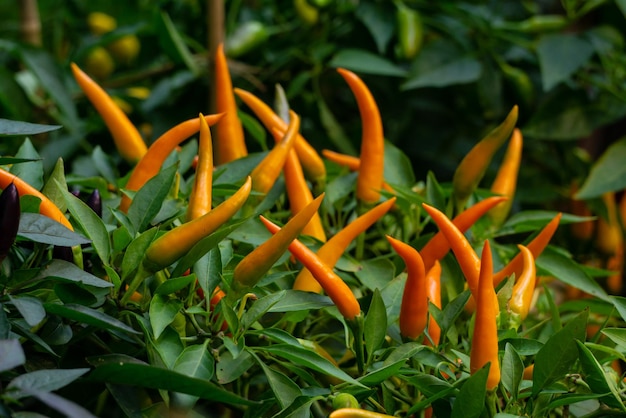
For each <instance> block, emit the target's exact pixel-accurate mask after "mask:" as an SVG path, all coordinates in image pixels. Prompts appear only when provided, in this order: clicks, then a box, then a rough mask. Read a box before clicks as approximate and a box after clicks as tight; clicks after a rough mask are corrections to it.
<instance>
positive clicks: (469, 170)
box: [452, 105, 518, 212]
mask: <svg viewBox="0 0 626 418" xmlns="http://www.w3.org/2000/svg"><path fill="white" fill-rule="evenodd" d="M517 115H518V108H517V105H516V106H513V109H512V110H511V111H510V112H509V114H508V115H507V117H506V119H505V120H504V122H502V123H501V124H500V125H499V126H497V127H496V128H494V129H493V130H492V131H491V132H489V133H488V134H487V136H485V137H484V138H483V139H481V140H480V142H478V143H477V144H476V145H474V147H473V148H472V149H471V150H470V151H469V152H468V153H467V154H466V155H465V157H464V158H463V160H461V162H460V163H459V165H458V166H457V168H456V170H455V172H454V176H453V178H452V189H453V195H454V201H455V204H456V210H457V212H460V211H461V210H462V209H463V207H464V206H465V203H466V202H467V199H468V198H469V197H470V195H471V194H472V193H473V192H474V190H476V187H477V186H478V183H480V180H481V179H482V178H483V176H484V175H485V172H486V171H487V167H488V166H489V163H490V162H491V159H492V158H493V155H494V154H495V153H496V151H497V150H498V148H500V146H501V145H502V144H503V143H504V141H506V140H507V138H508V137H509V136H510V135H511V132H512V131H513V128H514V127H515V124H516V123H517Z"/></svg>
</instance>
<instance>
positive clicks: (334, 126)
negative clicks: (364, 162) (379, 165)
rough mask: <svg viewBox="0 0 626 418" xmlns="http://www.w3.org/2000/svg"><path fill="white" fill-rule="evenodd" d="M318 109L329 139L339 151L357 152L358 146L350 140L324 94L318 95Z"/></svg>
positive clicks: (351, 153)
mask: <svg viewBox="0 0 626 418" xmlns="http://www.w3.org/2000/svg"><path fill="white" fill-rule="evenodd" d="M317 110H318V111H319V116H320V122H321V124H322V126H323V127H324V130H325V131H326V134H327V136H328V139H329V140H330V141H331V142H332V143H333V145H334V146H335V147H336V149H337V150H338V151H339V152H343V153H344V154H349V155H355V154H357V150H356V147H355V146H354V145H353V144H352V142H351V141H350V138H349V137H348V135H347V134H346V132H345V130H344V129H343V127H342V126H341V123H340V122H339V121H338V120H337V118H336V117H335V115H334V114H333V113H332V111H331V110H330V108H329V107H328V105H327V104H326V102H325V101H324V98H323V97H322V95H321V94H320V95H317Z"/></svg>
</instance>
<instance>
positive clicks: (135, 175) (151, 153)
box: [120, 113, 223, 213]
mask: <svg viewBox="0 0 626 418" xmlns="http://www.w3.org/2000/svg"><path fill="white" fill-rule="evenodd" d="M222 116H223V114H221V113H220V114H216V115H207V116H205V117H204V120H205V121H206V123H207V124H208V125H209V126H212V125H214V124H216V123H217V122H219V120H220V119H221V118H222ZM199 130H200V118H194V119H189V120H186V121H184V122H181V123H179V124H178V125H176V126H174V127H173V128H171V129H170V130H168V131H167V132H165V133H164V134H163V135H161V136H160V137H159V138H157V140H156V141H154V142H153V143H152V145H150V148H148V152H147V153H146V154H145V155H144V156H143V157H142V158H141V160H139V162H138V163H137V165H136V166H135V168H134V169H133V172H132V173H131V174H130V177H129V178H128V181H127V182H126V187H125V188H126V190H131V191H137V190H139V189H141V188H142V187H143V185H144V184H146V182H147V181H148V180H150V179H151V178H152V177H154V176H156V175H157V173H158V172H159V170H160V169H161V166H162V165H163V162H165V159H166V158H167V157H168V155H170V153H171V152H172V151H174V149H175V148H176V147H177V146H178V145H179V144H180V143H181V142H183V141H184V140H186V139H187V138H189V137H190V136H191V135H193V134H195V133H196V132H198V131H199ZM130 202H131V199H130V198H129V197H128V196H126V195H122V201H121V202H120V210H121V211H122V212H124V213H125V212H127V211H128V208H129V206H130Z"/></svg>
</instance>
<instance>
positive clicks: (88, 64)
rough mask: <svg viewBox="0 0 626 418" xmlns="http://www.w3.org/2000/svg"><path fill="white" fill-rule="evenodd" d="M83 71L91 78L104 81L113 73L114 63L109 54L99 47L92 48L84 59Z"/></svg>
mask: <svg viewBox="0 0 626 418" xmlns="http://www.w3.org/2000/svg"><path fill="white" fill-rule="evenodd" d="M85 70H86V71H87V73H88V74H90V75H91V76H92V77H94V78H97V79H100V80H102V79H105V78H107V77H108V76H110V75H111V73H113V71H115V62H113V58H112V57H111V54H109V52H108V51H107V50H106V49H104V48H103V47H101V46H98V47H95V48H93V49H92V50H91V51H89V54H87V58H85Z"/></svg>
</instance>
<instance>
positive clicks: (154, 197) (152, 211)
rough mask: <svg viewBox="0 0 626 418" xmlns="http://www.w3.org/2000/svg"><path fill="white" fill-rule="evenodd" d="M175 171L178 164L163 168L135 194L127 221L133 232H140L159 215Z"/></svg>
mask: <svg viewBox="0 0 626 418" xmlns="http://www.w3.org/2000/svg"><path fill="white" fill-rule="evenodd" d="M177 169H178V163H177V164H173V165H171V166H169V167H167V168H164V169H163V170H161V171H159V173H158V174H157V175H156V176H154V177H152V178H151V179H150V180H148V181H147V182H146V184H144V185H143V187H141V189H139V190H138V191H137V193H135V196H134V197H133V201H132V203H131V204H130V207H129V208H128V220H129V221H130V222H131V224H132V225H133V227H134V228H135V231H137V232H142V231H143V230H144V229H146V227H147V226H148V225H149V224H150V221H152V219H154V217H155V216H156V215H157V213H159V210H160V209H161V206H162V205H163V201H164V200H165V198H166V197H167V194H168V193H169V191H170V188H171V187H172V184H173V183H174V177H175V175H176V170H177Z"/></svg>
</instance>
